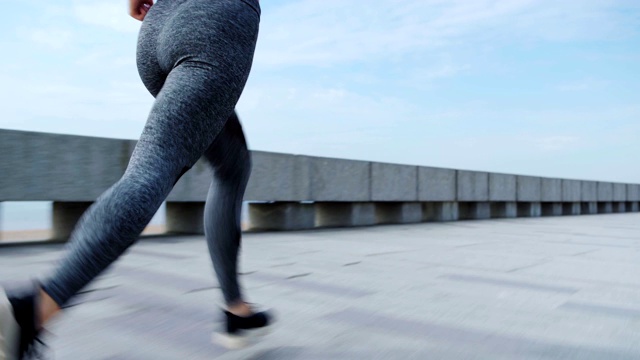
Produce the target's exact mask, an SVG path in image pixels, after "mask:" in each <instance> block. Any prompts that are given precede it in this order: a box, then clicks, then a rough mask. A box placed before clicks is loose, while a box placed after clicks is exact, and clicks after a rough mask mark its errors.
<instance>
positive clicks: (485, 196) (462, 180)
mask: <svg viewBox="0 0 640 360" xmlns="http://www.w3.org/2000/svg"><path fill="white" fill-rule="evenodd" d="M457 189H458V190H457V191H458V196H457V199H458V201H463V202H471V201H474V202H475V201H489V173H486V172H478V171H466V170H459V171H458V186H457Z"/></svg>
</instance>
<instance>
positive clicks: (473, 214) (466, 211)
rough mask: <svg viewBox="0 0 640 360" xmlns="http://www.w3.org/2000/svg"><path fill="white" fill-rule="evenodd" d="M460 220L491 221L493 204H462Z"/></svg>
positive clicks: (460, 206)
mask: <svg viewBox="0 0 640 360" xmlns="http://www.w3.org/2000/svg"><path fill="white" fill-rule="evenodd" d="M458 206H459V212H460V219H462V220H485V219H491V203H488V202H461V203H460V204H459V205H458Z"/></svg>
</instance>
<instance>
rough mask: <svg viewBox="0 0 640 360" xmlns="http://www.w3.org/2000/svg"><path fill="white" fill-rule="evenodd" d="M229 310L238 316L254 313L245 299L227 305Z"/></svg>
mask: <svg viewBox="0 0 640 360" xmlns="http://www.w3.org/2000/svg"><path fill="white" fill-rule="evenodd" d="M227 310H228V311H229V312H230V313H232V314H233V315H236V316H243V317H247V316H250V315H251V314H253V310H252V309H251V307H250V306H249V305H248V304H247V303H246V302H244V301H241V300H240V301H236V302H233V303H232V304H229V305H227Z"/></svg>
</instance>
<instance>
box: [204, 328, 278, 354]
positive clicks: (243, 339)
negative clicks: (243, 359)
mask: <svg viewBox="0 0 640 360" xmlns="http://www.w3.org/2000/svg"><path fill="white" fill-rule="evenodd" d="M271 329H272V325H269V326H265V327H262V328H259V329H253V330H245V333H244V335H231V334H227V333H222V332H215V333H213V336H212V338H211V340H212V341H213V343H214V344H217V345H220V346H222V347H224V348H227V349H228V350H240V349H244V348H247V347H249V346H251V345H254V344H255V343H256V342H258V340H259V338H260V337H263V336H265V335H268V334H270V333H271Z"/></svg>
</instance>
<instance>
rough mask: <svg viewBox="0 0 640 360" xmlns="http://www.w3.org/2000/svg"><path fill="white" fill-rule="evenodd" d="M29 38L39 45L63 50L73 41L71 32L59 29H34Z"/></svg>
mask: <svg viewBox="0 0 640 360" xmlns="http://www.w3.org/2000/svg"><path fill="white" fill-rule="evenodd" d="M29 38H30V39H31V41H33V42H35V43H37V44H39V45H44V46H47V47H49V48H51V49H55V50H61V49H64V48H66V47H68V46H69V44H70V43H71V42H72V40H73V34H72V33H71V31H68V30H64V29H59V28H49V29H32V30H30V32H29Z"/></svg>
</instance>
